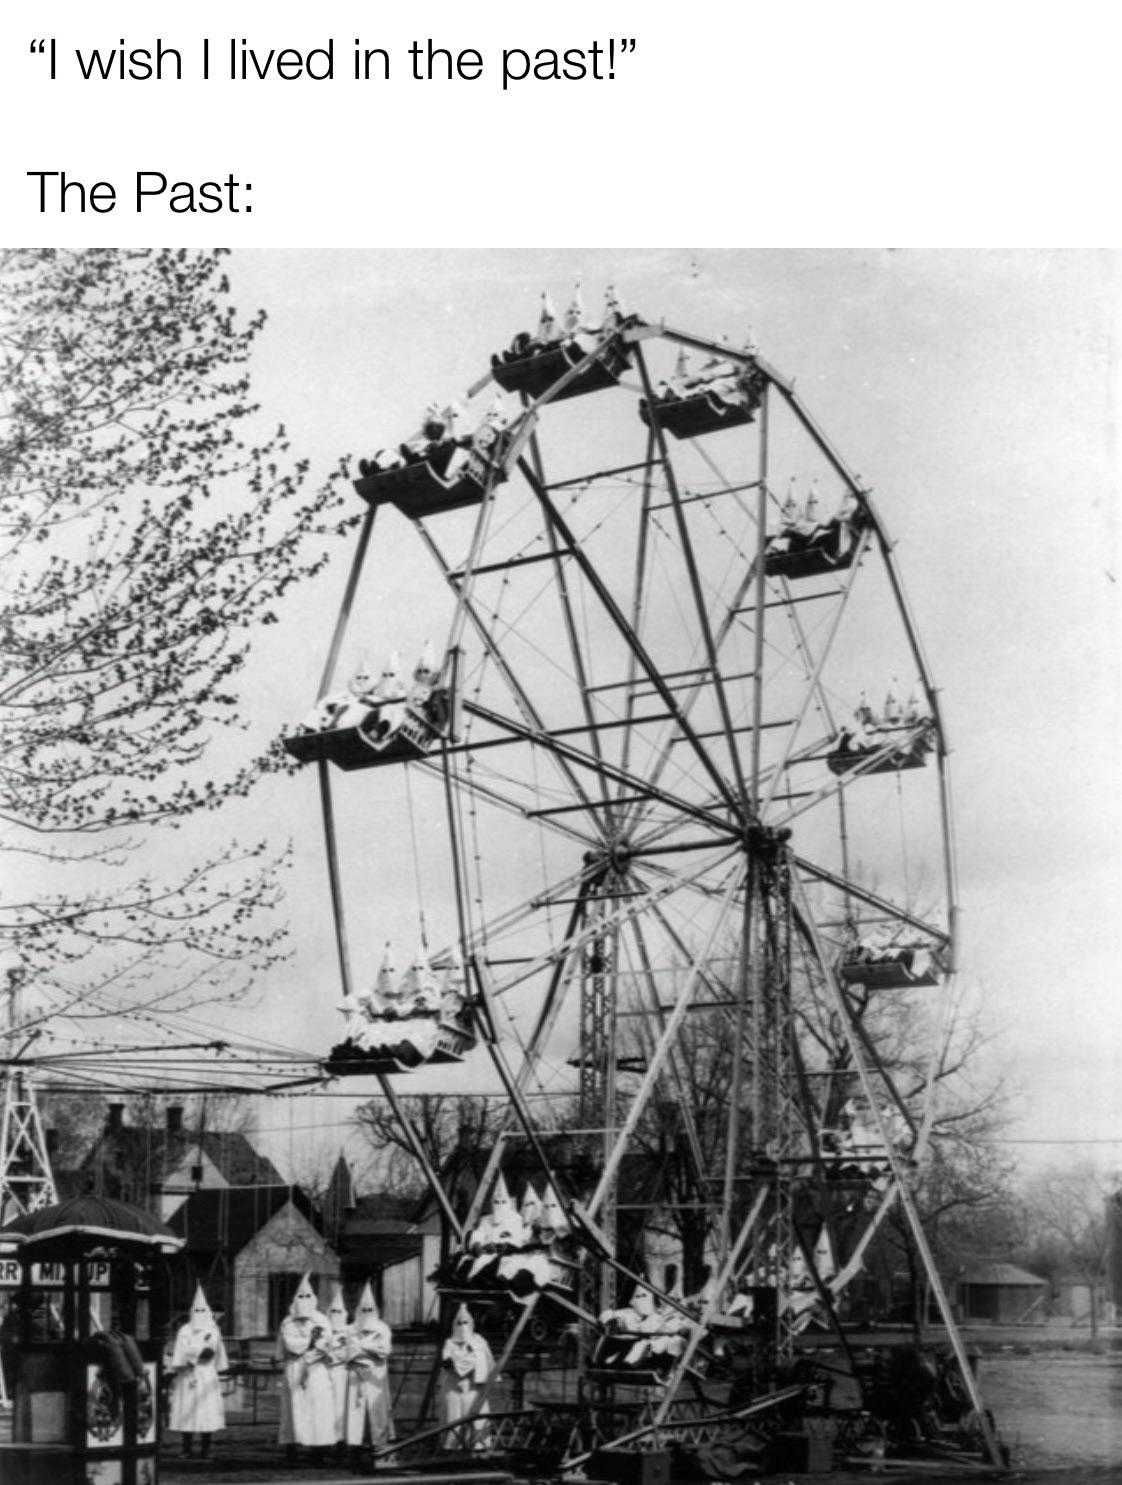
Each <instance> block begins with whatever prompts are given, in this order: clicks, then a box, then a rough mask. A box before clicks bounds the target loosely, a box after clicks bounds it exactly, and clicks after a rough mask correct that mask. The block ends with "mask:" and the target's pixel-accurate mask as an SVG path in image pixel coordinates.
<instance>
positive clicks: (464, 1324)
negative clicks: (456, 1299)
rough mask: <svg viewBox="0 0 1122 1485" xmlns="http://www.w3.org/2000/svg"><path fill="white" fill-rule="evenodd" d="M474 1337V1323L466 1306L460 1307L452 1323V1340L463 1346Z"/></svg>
mask: <svg viewBox="0 0 1122 1485" xmlns="http://www.w3.org/2000/svg"><path fill="white" fill-rule="evenodd" d="M474 1335H475V1321H474V1319H473V1318H472V1313H471V1311H470V1310H469V1309H468V1307H467V1305H461V1306H460V1308H459V1309H458V1310H457V1311H456V1318H455V1319H454V1320H453V1321H452V1339H453V1340H454V1341H459V1342H460V1343H461V1344H463V1343H464V1342H466V1341H470V1340H471V1339H472V1337H473V1336H474Z"/></svg>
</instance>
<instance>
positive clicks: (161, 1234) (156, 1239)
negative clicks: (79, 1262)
mask: <svg viewBox="0 0 1122 1485" xmlns="http://www.w3.org/2000/svg"><path fill="white" fill-rule="evenodd" d="M81 1238H87V1239H89V1240H90V1243H89V1245H90V1246H91V1247H92V1246H95V1245H96V1243H98V1242H102V1243H114V1244H116V1245H117V1246H119V1247H134V1248H141V1249H143V1248H149V1249H152V1248H155V1249H160V1250H163V1251H165V1252H174V1251H175V1250H176V1249H178V1248H182V1246H183V1239H182V1238H181V1237H177V1236H176V1235H175V1233H174V1232H172V1231H171V1230H170V1229H169V1228H167V1227H165V1226H164V1224H163V1223H162V1222H161V1221H160V1220H159V1219H158V1218H157V1217H153V1216H152V1214H151V1213H150V1212H144V1211H141V1209H140V1208H139V1207H130V1206H128V1205H126V1203H125V1202H123V1201H114V1200H112V1199H111V1198H110V1197H107V1196H94V1195H93V1194H92V1193H90V1192H86V1193H85V1194H84V1195H82V1196H72V1197H70V1199H69V1200H68V1201H60V1202H56V1203H55V1204H54V1205H52V1206H49V1207H41V1208H40V1209H39V1210H38V1211H36V1212H28V1213H27V1214H26V1215H25V1216H22V1217H16V1218H15V1219H14V1220H13V1221H11V1222H8V1223H6V1224H5V1226H4V1227H0V1252H8V1253H11V1252H15V1251H17V1250H18V1251H19V1252H21V1253H28V1252H37V1251H40V1250H45V1249H47V1248H50V1247H53V1246H57V1245H59V1244H63V1243H66V1244H69V1243H70V1242H72V1241H73V1242H77V1241H78V1240H79V1239H81Z"/></svg>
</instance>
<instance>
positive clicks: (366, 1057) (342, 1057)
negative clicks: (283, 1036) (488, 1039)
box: [326, 1021, 475, 1077]
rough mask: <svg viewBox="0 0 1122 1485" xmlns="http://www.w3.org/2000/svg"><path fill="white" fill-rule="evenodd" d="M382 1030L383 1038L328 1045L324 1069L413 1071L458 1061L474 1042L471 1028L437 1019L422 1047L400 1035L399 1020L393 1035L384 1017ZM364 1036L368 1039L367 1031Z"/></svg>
mask: <svg viewBox="0 0 1122 1485" xmlns="http://www.w3.org/2000/svg"><path fill="white" fill-rule="evenodd" d="M383 1034H384V1037H385V1040H384V1042H374V1043H372V1044H370V1045H367V1046H360V1045H358V1044H357V1043H355V1042H354V1041H351V1040H347V1041H345V1042H340V1043H339V1044H338V1045H337V1046H335V1047H332V1049H331V1053H330V1056H329V1057H328V1058H327V1062H326V1066H327V1068H328V1070H329V1071H330V1072H331V1073H332V1074H333V1075H334V1076H336V1077H348V1076H358V1075H364V1074H368V1073H386V1074H388V1073H406V1072H416V1071H417V1070H418V1069H419V1068H422V1067H439V1066H442V1065H444V1064H447V1063H452V1062H462V1061H463V1060H464V1057H465V1056H466V1055H467V1054H468V1052H470V1051H471V1049H472V1048H473V1047H474V1046H475V1035H474V1033H473V1032H472V1031H469V1030H466V1029H465V1028H464V1027H463V1026H460V1025H449V1024H448V1023H447V1022H446V1021H440V1022H438V1024H437V1026H436V1035H435V1038H434V1039H432V1040H428V1041H426V1044H425V1046H424V1047H423V1048H420V1047H417V1046H416V1045H414V1043H413V1042H411V1041H409V1040H407V1039H404V1038H402V1037H401V1034H400V1023H398V1027H397V1035H396V1036H395V1027H394V1023H393V1022H392V1021H386V1023H385V1027H384V1032H383ZM367 1037H368V1040H369V1033H367ZM430 1046H431V1050H429V1047H430Z"/></svg>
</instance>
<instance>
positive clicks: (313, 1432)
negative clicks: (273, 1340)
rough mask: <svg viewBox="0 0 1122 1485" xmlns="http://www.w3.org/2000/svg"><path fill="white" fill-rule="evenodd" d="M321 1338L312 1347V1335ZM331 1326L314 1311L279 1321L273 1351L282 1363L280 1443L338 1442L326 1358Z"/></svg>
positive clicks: (323, 1444)
mask: <svg viewBox="0 0 1122 1485" xmlns="http://www.w3.org/2000/svg"><path fill="white" fill-rule="evenodd" d="M317 1327H318V1328H319V1329H320V1330H322V1332H323V1335H322V1336H321V1338H320V1341H319V1342H318V1343H317V1344H316V1345H315V1346H313V1345H312V1332H313V1331H314V1330H315V1329H316V1328H317ZM331 1334H332V1332H331V1322H330V1321H329V1320H328V1318H327V1316H326V1315H324V1314H321V1313H320V1312H319V1311H317V1312H316V1313H315V1314H313V1315H309V1316H307V1317H306V1318H302V1319H297V1318H296V1317H295V1316H292V1315H289V1316H287V1317H286V1318H285V1319H284V1320H282V1321H281V1328H280V1333H279V1335H278V1337H277V1349H278V1352H279V1355H280V1358H281V1360H282V1361H283V1362H284V1382H285V1385H284V1387H283V1388H282V1389H281V1417H280V1442H281V1443H282V1444H305V1445H307V1446H309V1447H310V1448H313V1449H315V1448H324V1447H326V1446H328V1445H331V1444H335V1443H337V1442H338V1438H339V1436H338V1434H337V1433H336V1432H335V1389H334V1387H333V1386H332V1383H331V1375H330V1369H329V1367H328V1362H327V1355H328V1347H329V1344H330V1337H331Z"/></svg>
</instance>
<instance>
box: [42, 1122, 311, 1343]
mask: <svg viewBox="0 0 1122 1485" xmlns="http://www.w3.org/2000/svg"><path fill="white" fill-rule="evenodd" d="M68 1185H69V1186H70V1187H71V1188H72V1189H73V1190H75V1191H94V1192H97V1193H98V1194H99V1195H104V1196H111V1197H115V1198H117V1199H118V1200H120V1201H127V1202H130V1203H131V1204H132V1205H134V1206H139V1207H143V1208H145V1209H146V1210H148V1211H150V1212H152V1213H153V1214H154V1215H156V1216H158V1217H160V1218H161V1219H162V1220H163V1221H165V1222H167V1224H168V1225H169V1227H171V1229H172V1231H173V1232H175V1233H177V1234H178V1235H179V1236H180V1237H182V1238H183V1239H184V1240H185V1246H184V1248H183V1250H182V1252H181V1253H180V1254H179V1255H177V1257H176V1258H175V1260H174V1261H173V1262H172V1266H171V1270H172V1304H173V1307H174V1309H175V1310H178V1311H184V1310H187V1309H188V1308H189V1307H190V1303H191V1298H192V1296H193V1294H194V1292H195V1284H196V1283H201V1284H202V1285H203V1288H204V1290H205V1292H206V1295H207V1299H208V1300H209V1301H210V1304H211V1306H212V1307H213V1308H214V1309H215V1310H220V1311H221V1312H222V1315H223V1321H222V1325H223V1330H224V1332H225V1334H226V1336H227V1337H228V1338H230V1339H234V1338H247V1337H262V1336H270V1335H273V1334H275V1332H276V1328H277V1326H278V1325H279V1323H280V1320H281V1318H282V1317H283V1315H284V1314H285V1312H286V1311H287V1309H288V1304H289V1301H290V1300H291V1298H292V1295H293V1293H294V1292H295V1290H296V1287H297V1285H298V1284H299V1282H300V1278H301V1275H303V1274H305V1273H311V1274H312V1276H313V1279H315V1280H317V1281H318V1286H319V1293H320V1295H321V1297H322V1299H323V1302H324V1304H325V1305H326V1303H327V1302H328V1299H329V1296H330V1286H331V1282H332V1281H333V1280H336V1279H338V1278H339V1274H340V1268H339V1258H338V1254H337V1253H336V1252H335V1249H334V1248H333V1246H332V1245H331V1243H330V1242H329V1241H328V1239H327V1238H325V1236H324V1232H323V1225H322V1222H321V1220H320V1217H319V1214H318V1213H317V1211H316V1210H315V1208H314V1206H313V1204H312V1202H311V1200H310V1198H309V1197H308V1196H307V1194H306V1193H305V1192H304V1191H303V1190H302V1189H301V1188H300V1187H299V1186H294V1185H290V1184H289V1183H287V1182H286V1181H285V1180H284V1178H283V1176H282V1175H281V1173H280V1171H278V1170H277V1168H276V1166H275V1165H274V1164H273V1162H272V1161H271V1160H269V1159H268V1157H267V1156H264V1155H261V1154H259V1153H258V1151H257V1150H256V1149H255V1148H254V1146H253V1143H252V1141H251V1140H250V1139H249V1137H248V1136H247V1135H246V1134H244V1133H243V1132H241V1131H240V1130H211V1129H205V1128H204V1129H189V1128H187V1127H186V1126H185V1124H184V1121H183V1110H182V1108H181V1107H179V1106H177V1105H172V1106H171V1107H169V1108H168V1109H167V1111H166V1116H165V1118H164V1119H163V1120H162V1121H160V1122H158V1123H154V1122H145V1123H139V1124H130V1123H128V1122H126V1119H125V1106H124V1104H122V1103H113V1104H110V1105H109V1108H108V1113H107V1116H106V1120H105V1125H104V1127H103V1128H102V1129H101V1131H100V1132H99V1134H98V1136H97V1138H96V1139H95V1140H94V1141H93V1144H92V1145H91V1146H90V1148H89V1149H88V1150H87V1151H86V1153H85V1155H84V1156H83V1157H82V1158H81V1160H80V1161H79V1163H78V1165H77V1167H76V1168H75V1169H74V1170H73V1171H71V1172H70V1173H69V1176H68Z"/></svg>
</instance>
